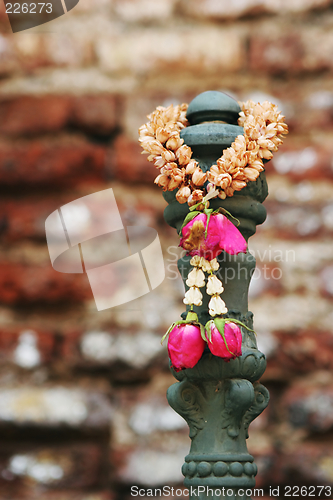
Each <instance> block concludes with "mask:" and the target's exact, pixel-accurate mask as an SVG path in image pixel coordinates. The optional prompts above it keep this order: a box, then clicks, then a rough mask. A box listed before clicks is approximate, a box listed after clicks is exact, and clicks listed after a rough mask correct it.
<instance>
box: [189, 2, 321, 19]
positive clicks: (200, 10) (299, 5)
mask: <svg viewBox="0 0 333 500" xmlns="http://www.w3.org/2000/svg"><path fill="white" fill-rule="evenodd" d="M329 4H330V0H307V1H304V0H303V2H299V1H298V0H289V1H288V2H271V1H270V0H244V1H242V2H229V1H228V0H195V1H194V2H191V3H188V2H186V0H182V2H181V7H182V10H183V11H184V12H185V13H186V14H187V15H189V16H194V17H198V18H200V19H201V18H202V17H204V18H207V17H208V18H212V19H236V18H239V17H244V16H249V15H250V16H258V15H260V14H264V13H274V14H280V13H281V12H283V13H286V12H295V11H296V12H303V11H307V10H311V9H318V8H324V7H327V6H328V5H329Z"/></svg>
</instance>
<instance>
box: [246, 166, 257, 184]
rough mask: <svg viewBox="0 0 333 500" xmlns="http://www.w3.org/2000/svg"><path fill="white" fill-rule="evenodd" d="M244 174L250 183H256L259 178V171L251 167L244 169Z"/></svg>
mask: <svg viewBox="0 0 333 500" xmlns="http://www.w3.org/2000/svg"><path fill="white" fill-rule="evenodd" d="M244 174H245V175H246V178H247V179H248V180H249V181H255V180H256V179H257V178H258V176H259V172H258V170H257V169H256V168H250V167H246V168H244Z"/></svg>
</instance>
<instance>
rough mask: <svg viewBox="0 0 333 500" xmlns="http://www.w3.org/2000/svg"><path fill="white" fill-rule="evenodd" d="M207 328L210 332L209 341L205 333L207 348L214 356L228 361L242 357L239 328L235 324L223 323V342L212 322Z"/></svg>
mask: <svg viewBox="0 0 333 500" xmlns="http://www.w3.org/2000/svg"><path fill="white" fill-rule="evenodd" d="M208 328H210V332H211V340H209V339H208V334H207V331H206V337H207V342H208V347H209V349H210V352H211V353H212V354H214V356H219V357H220V358H223V359H225V360H227V361H229V360H230V359H235V358H237V357H238V356H241V355H242V333H241V330H240V328H239V326H237V325H236V324H235V323H225V327H224V338H225V340H224V339H223V337H222V335H221V333H220V332H219V330H218V329H217V327H216V325H215V323H214V322H213V321H211V322H210V323H209V325H208Z"/></svg>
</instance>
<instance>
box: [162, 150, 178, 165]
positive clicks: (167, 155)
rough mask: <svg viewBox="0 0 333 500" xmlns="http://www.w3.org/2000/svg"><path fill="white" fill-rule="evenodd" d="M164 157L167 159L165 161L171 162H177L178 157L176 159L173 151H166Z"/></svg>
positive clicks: (163, 152) (163, 153)
mask: <svg viewBox="0 0 333 500" xmlns="http://www.w3.org/2000/svg"><path fill="white" fill-rule="evenodd" d="M161 155H162V158H164V159H165V161H167V162H169V161H173V162H174V161H175V160H176V157H175V154H174V153H173V152H172V151H169V150H168V149H164V150H163V151H162V153H161Z"/></svg>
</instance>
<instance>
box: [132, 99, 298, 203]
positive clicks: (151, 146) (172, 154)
mask: <svg viewBox="0 0 333 500" xmlns="http://www.w3.org/2000/svg"><path fill="white" fill-rule="evenodd" d="M240 106H241V109H242V111H241V112H240V113H239V118H238V124H239V125H240V126H242V127H243V128H244V135H238V136H237V137H236V139H235V141H234V142H233V143H232V145H231V147H229V148H227V149H225V150H224V151H223V154H222V156H221V157H220V158H219V159H218V160H217V162H216V164H214V165H212V166H211V168H210V170H209V171H208V172H203V171H202V170H201V168H200V166H199V165H198V162H197V161H196V160H194V159H192V150H191V148H190V147H189V146H186V145H185V144H184V139H181V138H180V131H181V130H182V129H183V128H184V127H187V126H188V125H189V123H188V121H187V119H186V111H187V108H188V105H187V104H180V105H177V106H173V105H172V104H171V105H170V106H168V107H167V108H165V107H163V106H159V107H158V108H156V110H155V111H153V113H151V114H150V115H148V118H149V122H147V123H146V124H144V125H142V126H141V127H140V128H139V134H140V138H139V142H140V144H141V146H142V148H143V153H144V154H148V155H149V156H148V160H149V161H151V162H153V163H154V165H155V167H156V168H158V169H160V174H159V175H158V176H157V177H156V179H155V183H156V184H158V185H159V186H160V187H162V189H163V191H173V190H174V189H176V188H178V191H177V194H176V198H177V200H178V201H179V203H186V202H187V203H188V204H189V206H193V205H196V204H198V203H200V202H201V201H202V200H203V198H204V197H205V196H206V195H207V194H208V193H209V192H212V193H214V196H211V197H216V196H218V197H219V198H221V199H222V200H223V199H225V198H226V197H227V196H233V194H234V192H235V191H240V190H241V189H243V188H244V187H245V186H246V185H247V183H248V182H249V181H255V180H256V179H257V178H258V176H259V174H260V172H262V171H263V170H264V163H263V160H270V159H271V158H272V157H273V152H275V151H277V150H278V147H279V146H280V145H281V144H282V142H283V138H284V135H285V134H287V133H288V126H287V124H286V123H285V122H284V116H283V115H281V114H280V112H279V110H278V108H277V106H276V105H275V104H272V103H270V102H268V101H265V102H264V103H263V104H260V103H254V102H253V101H247V102H245V103H240ZM207 181H208V182H207ZM206 199H207V198H206Z"/></svg>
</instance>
